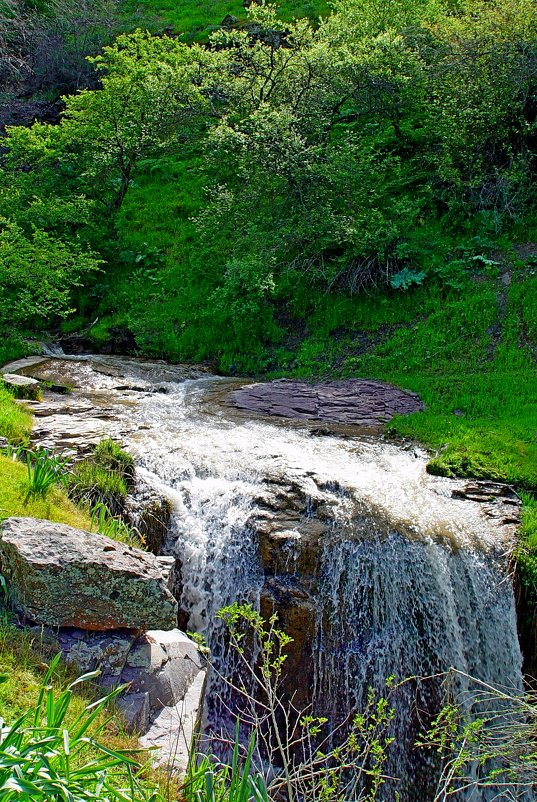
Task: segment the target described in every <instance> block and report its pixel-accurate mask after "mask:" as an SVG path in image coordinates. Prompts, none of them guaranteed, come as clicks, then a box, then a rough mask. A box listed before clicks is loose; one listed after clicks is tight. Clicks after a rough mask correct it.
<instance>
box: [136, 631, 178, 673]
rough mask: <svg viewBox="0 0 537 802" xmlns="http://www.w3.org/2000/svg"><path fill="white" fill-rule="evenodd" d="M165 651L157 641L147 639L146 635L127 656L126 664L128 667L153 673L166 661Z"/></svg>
mask: <svg viewBox="0 0 537 802" xmlns="http://www.w3.org/2000/svg"><path fill="white" fill-rule="evenodd" d="M167 659H168V657H167V655H166V652H165V651H164V650H163V649H162V648H161V647H160V646H159V644H158V643H154V642H153V641H149V640H148V639H147V638H146V637H144V639H143V640H142V642H141V643H140V642H138V643H136V645H135V646H134V647H133V649H131V651H130V652H129V655H128V657H127V661H126V664H127V665H128V666H129V667H130V668H143V669H145V670H146V671H149V672H151V673H154V672H155V671H158V670H159V669H160V668H162V664H163V663H165V662H166V661H167Z"/></svg>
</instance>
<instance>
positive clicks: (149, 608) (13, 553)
mask: <svg viewBox="0 0 537 802" xmlns="http://www.w3.org/2000/svg"><path fill="white" fill-rule="evenodd" d="M0 562H1V570H2V573H3V574H4V576H5V577H6V580H7V582H8V585H9V588H10V593H11V595H12V598H13V600H14V602H15V604H16V606H17V607H18V608H19V609H20V610H21V611H22V612H23V613H24V614H25V615H26V616H27V617H28V618H29V619H30V620H32V621H36V622H38V623H43V624H47V625H52V626H59V627H77V628H81V629H87V630H98V631H103V630H109V629H121V628H128V629H137V630H146V629H172V628H173V627H174V626H175V624H176V621H177V603H176V601H175V599H174V598H173V596H172V594H171V593H170V590H169V588H168V586H167V583H166V582H165V580H164V578H163V576H162V571H161V569H160V567H159V564H158V562H157V560H156V558H155V557H154V556H153V555H152V554H147V553H145V552H143V551H140V550H139V549H134V548H132V547H130V546H126V545H124V544H123V543H116V542H114V541H112V540H110V539H109V538H106V537H103V536H102V535H96V534H92V533H89V532H84V531H82V530H79V529H74V528H73V527H70V526H65V525H63V524H54V523H51V522H49V521H43V520H38V519H34V518H8V519H7V520H6V521H4V522H3V524H2V530H1V535H0Z"/></svg>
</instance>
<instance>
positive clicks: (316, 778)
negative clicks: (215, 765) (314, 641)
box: [201, 603, 395, 802]
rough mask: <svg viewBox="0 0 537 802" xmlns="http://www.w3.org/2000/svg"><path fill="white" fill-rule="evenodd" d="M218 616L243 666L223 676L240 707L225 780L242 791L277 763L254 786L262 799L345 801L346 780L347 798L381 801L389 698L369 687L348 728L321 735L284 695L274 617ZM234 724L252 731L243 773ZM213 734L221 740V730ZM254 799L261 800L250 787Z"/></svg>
mask: <svg viewBox="0 0 537 802" xmlns="http://www.w3.org/2000/svg"><path fill="white" fill-rule="evenodd" d="M217 616H218V618H220V619H222V620H223V621H224V622H225V624H226V626H227V629H228V632H229V637H230V644H231V648H232V650H233V651H234V653H235V654H236V655H237V656H238V657H239V666H240V668H241V671H240V674H239V676H237V677H233V678H227V681H228V682H229V684H230V687H231V689H232V691H233V693H234V695H236V697H237V704H238V710H237V729H236V731H235V734H234V737H232V738H230V739H229V741H228V743H229V745H230V746H232V748H233V762H232V771H231V778H234V777H237V781H238V782H239V783H240V784H241V785H243V787H244V789H245V791H246V786H247V784H248V773H249V772H250V773H253V774H254V776H255V773H256V772H257V773H259V774H261V775H262V776H265V777H266V775H263V769H266V766H274V765H278V766H279V767H281V769H280V771H279V772H278V773H277V774H276V776H271V777H266V779H265V782H264V783H262V784H259V783H258V788H259V790H260V792H261V793H262V797H261V798H262V800H263V802H265V801H266V800H268V799H270V800H277V799H280V798H281V797H282V795H285V797H286V798H287V799H288V800H289V802H294V801H295V800H300V799H318V800H320V801H321V802H330V801H331V800H334V799H342V798H344V796H345V793H346V792H348V788H349V783H350V784H351V786H352V788H353V792H352V793H353V795H354V794H356V795H357V796H359V798H360V799H363V800H364V802H374V800H376V799H379V798H380V797H379V794H380V793H381V789H382V787H383V785H384V784H385V782H386V776H385V773H384V767H385V764H386V760H387V757H388V753H389V749H390V746H391V744H392V743H393V736H392V735H391V733H390V727H391V723H392V721H393V719H394V715H395V711H394V710H393V709H392V708H391V706H390V703H389V700H388V698H385V697H383V696H378V695H377V694H376V693H375V692H374V691H373V690H372V689H371V690H369V692H368V695H367V699H366V701H365V703H364V705H363V707H362V709H360V710H359V711H357V712H355V714H354V715H353V717H352V719H351V720H350V722H349V723H348V726H347V727H343V726H340V727H338V728H337V729H336V730H335V731H334V732H327V731H326V725H327V723H328V722H327V719H326V718H324V717H319V716H316V715H315V712H314V711H312V710H311V709H309V708H308V709H307V710H300V709H298V708H297V707H296V706H295V705H294V704H293V701H292V700H289V699H288V698H287V697H286V692H285V688H284V684H283V680H284V678H285V673H284V672H285V661H286V654H285V648H286V647H287V646H288V645H289V644H290V643H291V641H292V639H291V638H290V637H289V636H288V635H287V634H286V633H285V631H284V630H282V629H280V628H279V627H278V618H277V616H276V615H272V616H270V617H269V618H268V619H267V620H265V619H264V618H263V617H262V616H261V614H260V613H259V612H257V611H256V610H254V609H253V608H252V607H251V606H250V605H248V604H237V603H236V604H233V605H230V606H228V607H224V608H223V609H222V610H220V611H219V612H218V613H217ZM223 679H224V680H225V681H226V678H223ZM252 680H253V683H252ZM250 687H252V688H253V689H254V691H253V693H252V692H251V691H249V690H248V689H249V688H250ZM393 688H395V685H394V682H393V678H389V679H388V680H387V689H388V693H389V692H391V690H392V689H393ZM239 726H240V727H241V728H242V729H243V730H246V731H247V732H248V733H250V746H249V749H248V751H247V764H246V765H245V766H244V768H243V771H242V772H237V771H236V769H237V766H238V764H237V763H236V757H237V743H238V734H239ZM218 737H219V740H220V739H224V742H225V740H226V734H225V732H222V733H219V734H218ZM201 765H202V767H203V768H204V771H208V769H209V765H210V764H209V763H208V762H207V761H206V760H205V761H202V764H201ZM226 779H227V778H226ZM226 779H224V783H223V784H224V787H225V784H226ZM211 783H212V777H211ZM235 785H236V784H235ZM220 787H221V785H220ZM202 793H203V792H202ZM201 798H203V796H202V797H201ZM254 798H255V799H259V798H260V797H259V794H258V793H256V792H255V789H254Z"/></svg>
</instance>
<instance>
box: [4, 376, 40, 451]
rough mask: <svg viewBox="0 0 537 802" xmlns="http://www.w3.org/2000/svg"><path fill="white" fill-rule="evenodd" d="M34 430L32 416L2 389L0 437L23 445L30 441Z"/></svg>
mask: <svg viewBox="0 0 537 802" xmlns="http://www.w3.org/2000/svg"><path fill="white" fill-rule="evenodd" d="M31 430H32V416H31V415H30V413H29V412H27V411H26V410H25V409H24V407H22V406H21V405H20V404H17V403H16V402H15V400H14V398H13V396H12V395H11V393H9V392H8V391H7V390H5V389H4V388H2V387H0V437H7V439H8V440H9V442H10V443H14V444H15V445H21V444H23V443H26V442H27V441H28V437H29V435H30V432H31Z"/></svg>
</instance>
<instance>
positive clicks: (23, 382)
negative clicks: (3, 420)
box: [0, 373, 40, 399]
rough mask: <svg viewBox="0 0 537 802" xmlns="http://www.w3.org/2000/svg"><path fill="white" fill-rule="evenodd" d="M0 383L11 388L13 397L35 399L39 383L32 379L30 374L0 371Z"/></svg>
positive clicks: (37, 394) (37, 395)
mask: <svg viewBox="0 0 537 802" xmlns="http://www.w3.org/2000/svg"><path fill="white" fill-rule="evenodd" d="M0 384H3V385H4V386H5V387H7V388H8V389H9V390H11V392H12V393H13V394H14V396H15V398H30V399H36V398H38V397H39V391H40V384H39V382H38V381H37V379H32V378H30V376H19V375H18V374H16V373H2V374H1V375H0Z"/></svg>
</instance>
